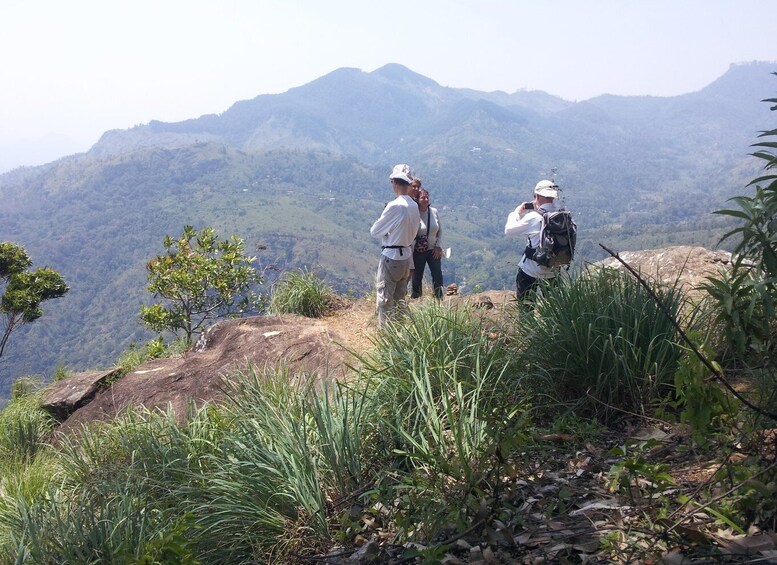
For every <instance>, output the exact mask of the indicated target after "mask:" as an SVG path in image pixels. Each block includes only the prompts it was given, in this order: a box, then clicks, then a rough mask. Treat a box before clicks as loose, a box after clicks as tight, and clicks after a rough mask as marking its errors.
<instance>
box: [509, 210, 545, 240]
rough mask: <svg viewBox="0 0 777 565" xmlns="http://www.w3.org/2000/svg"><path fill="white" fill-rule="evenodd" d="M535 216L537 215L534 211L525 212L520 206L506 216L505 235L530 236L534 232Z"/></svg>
mask: <svg viewBox="0 0 777 565" xmlns="http://www.w3.org/2000/svg"><path fill="white" fill-rule="evenodd" d="M536 216H538V214H537V213H536V212H535V211H533V210H525V209H524V207H523V204H521V205H520V206H518V208H516V209H515V210H514V211H513V212H510V214H509V215H508V216H507V223H506V224H505V235H506V236H508V237H519V236H522V235H530V234H531V233H532V232H533V231H536V226H535V220H536Z"/></svg>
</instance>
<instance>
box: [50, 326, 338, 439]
mask: <svg viewBox="0 0 777 565" xmlns="http://www.w3.org/2000/svg"><path fill="white" fill-rule="evenodd" d="M340 341H342V340H340V338H339V336H337V335H335V334H334V333H333V332H331V331H330V330H329V328H328V327H327V325H326V324H325V323H324V322H323V321H321V320H312V319H309V318H303V317H301V316H289V315H286V316H283V317H263V316H255V317H250V318H241V319H237V320H225V321H222V322H219V323H217V324H215V325H214V326H212V327H211V328H210V329H209V330H208V331H207V332H206V333H205V334H204V335H203V337H202V338H201V339H200V342H199V343H198V345H197V347H195V348H194V349H193V350H191V351H187V352H186V353H184V354H183V355H181V356H179V357H174V358H168V359H157V360H153V361H150V362H148V363H144V364H143V365H141V366H139V367H138V368H137V369H136V370H135V371H133V372H131V373H129V374H127V375H126V376H124V377H123V378H121V379H120V380H118V381H116V382H115V383H113V384H111V385H110V386H109V387H107V388H103V389H101V390H100V391H99V392H97V394H96V395H94V398H93V400H91V402H89V403H88V404H85V405H83V406H81V407H78V408H77V409H76V410H75V411H74V412H73V413H72V415H70V417H68V418H67V419H66V420H65V421H64V423H63V424H62V425H61V426H60V431H62V432H69V431H74V430H77V429H79V428H80V427H81V425H82V424H87V423H89V422H93V421H99V420H109V419H112V418H115V417H116V416H117V415H118V414H120V413H121V412H122V411H123V410H125V409H126V408H127V407H129V406H144V407H146V408H148V409H166V408H167V407H168V406H171V407H172V408H173V410H175V413H176V414H177V415H178V416H179V417H183V416H185V414H186V408H187V405H188V404H189V402H190V401H194V402H195V403H197V404H201V403H202V402H204V401H211V400H212V401H219V400H222V399H223V391H222V382H223V381H222V379H223V378H224V377H227V378H228V376H229V375H230V374H231V373H234V372H235V371H241V370H243V371H244V370H246V368H247V367H248V366H249V365H256V366H258V367H260V368H261V367H264V366H265V364H269V365H270V366H274V365H275V364H276V363H278V362H279V361H285V362H286V363H287V364H288V366H289V368H290V372H291V373H308V374H312V373H315V374H317V375H318V376H320V377H337V376H340V375H341V374H342V372H343V370H344V365H343V363H344V361H345V360H346V358H347V356H348V353H347V352H346V351H345V350H344V349H343V348H342V347H340V346H338V345H337V342H340ZM74 378H75V377H74ZM71 380H73V379H72V378H71V379H68V380H65V381H62V383H63V385H60V386H64V387H68V386H69V385H67V384H66V383H69V382H70V381H71Z"/></svg>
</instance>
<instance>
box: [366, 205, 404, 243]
mask: <svg viewBox="0 0 777 565" xmlns="http://www.w3.org/2000/svg"><path fill="white" fill-rule="evenodd" d="M397 212H398V208H397V207H396V206H392V205H391V203H389V205H388V206H386V207H385V208H383V213H381V215H380V218H378V219H377V220H375V223H374V224H372V227H371V228H370V235H371V236H372V237H374V238H376V239H380V238H382V237H384V236H386V235H388V234H389V233H391V230H393V229H394V228H395V227H397V225H398V222H399V219H400V216H399V214H398V213H397Z"/></svg>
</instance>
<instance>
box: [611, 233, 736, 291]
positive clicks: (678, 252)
mask: <svg viewBox="0 0 777 565" xmlns="http://www.w3.org/2000/svg"><path fill="white" fill-rule="evenodd" d="M618 256H619V257H620V258H621V259H623V260H624V261H625V262H626V263H628V265H629V266H630V267H631V268H633V269H634V270H635V271H637V272H639V273H640V274H642V275H644V276H645V277H647V278H650V279H652V280H656V281H659V282H661V283H663V284H667V285H674V284H675V283H677V284H679V286H680V288H682V289H683V290H684V291H685V292H688V293H691V294H696V293H698V292H699V291H698V287H699V285H700V284H702V283H704V282H705V279H706V278H707V277H708V276H719V275H720V274H721V272H722V270H725V269H728V268H730V267H731V253H729V252H728V251H710V250H709V249H706V248H704V247H691V246H687V245H680V246H675V247H665V248H662V249H648V250H644V251H623V252H622V253H618ZM597 265H604V266H606V267H612V268H616V269H621V270H623V269H624V267H623V265H622V264H621V263H620V262H619V261H618V260H617V259H615V258H614V257H610V258H608V259H604V260H602V261H599V262H598V263H597Z"/></svg>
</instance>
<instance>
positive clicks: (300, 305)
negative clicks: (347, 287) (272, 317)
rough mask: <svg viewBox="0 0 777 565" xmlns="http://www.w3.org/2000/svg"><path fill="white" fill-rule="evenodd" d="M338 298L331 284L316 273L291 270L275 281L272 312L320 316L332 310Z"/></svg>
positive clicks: (311, 316) (312, 316)
mask: <svg viewBox="0 0 777 565" xmlns="http://www.w3.org/2000/svg"><path fill="white" fill-rule="evenodd" d="M336 299H337V297H336V295H335V293H334V291H333V290H332V288H331V287H330V286H329V284H327V283H326V282H325V281H324V280H323V279H321V278H319V277H318V276H317V275H316V274H315V273H313V272H311V271H307V270H299V271H291V272H289V273H286V274H285V275H283V276H282V277H281V278H280V279H279V280H278V282H276V283H275V285H274V287H273V291H272V297H271V298H270V312H271V313H273V314H299V315H300V316H307V317H308V318H320V317H322V316H324V315H325V314H326V313H327V312H329V311H330V310H332V308H333V307H334V305H335V303H336Z"/></svg>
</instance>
